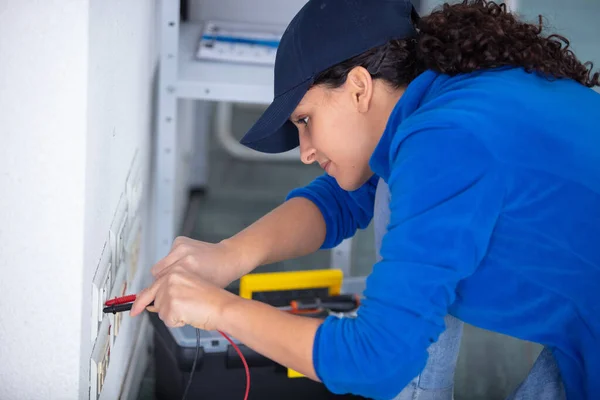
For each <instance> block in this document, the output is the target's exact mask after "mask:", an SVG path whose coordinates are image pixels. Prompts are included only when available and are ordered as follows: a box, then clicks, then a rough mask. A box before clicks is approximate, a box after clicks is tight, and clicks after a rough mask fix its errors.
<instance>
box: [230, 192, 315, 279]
mask: <svg viewBox="0 0 600 400" xmlns="http://www.w3.org/2000/svg"><path fill="white" fill-rule="evenodd" d="M325 234H326V226H325V219H324V218H323V215H322V214H321V211H320V210H319V209H318V207H317V206H316V205H315V204H314V203H313V202H311V201H310V200H307V199H304V198H293V199H290V200H288V201H286V202H285V203H284V204H282V205H281V206H279V207H277V208H276V209H274V210H273V211H271V212H270V213H268V214H267V215H265V216H264V217H262V218H260V219H259V220H258V221H256V222H255V223H253V224H252V225H250V226H248V227H247V228H246V229H244V230H242V231H241V232H240V233H238V234H236V235H235V236H232V237H231V238H229V239H227V240H225V241H223V242H224V243H225V244H227V245H229V246H232V248H235V249H236V251H237V252H239V255H240V257H241V258H242V259H243V262H242V264H241V270H240V271H237V274H238V275H239V276H237V277H235V278H234V279H237V278H239V277H241V276H242V275H245V274H247V273H249V272H251V271H252V270H253V269H254V268H256V267H258V266H260V265H264V264H271V263H274V262H278V261H283V260H288V259H291V258H296V257H301V256H305V255H307V254H310V253H313V252H315V251H317V250H318V249H319V248H320V247H321V245H322V244H323V242H324V241H325Z"/></svg>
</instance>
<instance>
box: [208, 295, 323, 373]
mask: <svg viewBox="0 0 600 400" xmlns="http://www.w3.org/2000/svg"><path fill="white" fill-rule="evenodd" d="M322 322H323V321H322V320H321V319H317V318H309V317H301V316H297V315H292V314H289V313H286V312H284V311H280V310H278V309H276V308H273V307H271V306H269V305H267V304H264V303H260V302H258V301H254V300H247V299H242V298H238V299H237V301H233V302H231V303H229V305H228V306H227V307H225V308H224V309H223V313H222V315H221V317H220V318H219V322H218V323H217V326H218V327H219V328H218V329H219V330H222V331H224V332H226V333H229V334H230V335H231V336H233V337H235V338H236V339H238V340H239V341H241V342H242V343H244V344H245V345H246V346H248V347H250V348H251V349H253V350H254V351H256V352H258V353H260V354H262V355H264V356H265V357H267V358H269V359H271V360H274V361H276V362H277V363H279V364H281V365H285V366H287V367H289V368H291V369H293V370H295V371H298V372H300V373H301V374H304V375H306V376H307V377H308V378H310V379H313V380H318V377H317V375H316V372H315V369H314V367H313V342H314V338H315V334H316V332H317V329H318V328H319V325H321V323H322Z"/></svg>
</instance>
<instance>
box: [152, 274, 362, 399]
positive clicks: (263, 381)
mask: <svg viewBox="0 0 600 400" xmlns="http://www.w3.org/2000/svg"><path fill="white" fill-rule="evenodd" d="M341 279H342V276H341V272H339V271H336V270H319V271H298V272H276V273H269V274H251V275H248V276H247V277H244V278H242V280H241V281H240V289H239V294H240V296H242V297H245V298H253V299H255V300H259V301H263V302H266V303H268V304H271V305H273V306H276V307H281V306H285V305H287V304H290V302H291V301H292V300H297V301H298V302H302V301H303V300H308V299H314V298H324V297H327V296H336V295H338V294H339V291H340V287H341ZM150 320H151V321H152V325H153V327H154V333H153V335H154V338H153V342H154V346H153V348H154V350H153V351H154V354H153V359H154V363H155V368H154V370H155V399H156V400H172V399H178V398H181V397H182V395H183V391H184V389H185V385H186V384H187V382H188V379H189V374H190V371H191V368H192V364H193V362H194V356H195V355H196V330H195V329H194V328H193V327H191V326H185V327H182V328H175V329H171V328H167V327H166V326H165V325H164V324H163V322H162V321H161V320H160V319H159V318H158V316H157V315H156V314H153V313H152V314H151V315H150ZM200 332H201V334H200V350H199V355H198V360H197V364H196V371H195V373H194V377H193V379H192V383H191V386H190V389H189V393H188V396H187V398H188V399H202V400H213V399H214V400H217V399H218V400H229V399H231V400H238V399H239V400H241V399H243V397H244V392H245V389H246V376H245V371H244V366H243V364H242V361H241V359H240V357H239V355H238V354H237V353H236V352H235V350H234V348H233V346H231V344H229V342H227V340H226V339H225V338H224V337H223V336H221V335H220V334H219V333H218V332H216V331H200ZM232 340H233V341H234V342H235V343H236V345H238V347H239V349H240V350H241V352H242V353H243V354H244V357H245V358H246V361H247V363H248V366H249V368H250V376H251V384H250V394H249V399H256V400H258V399H286V400H296V399H298V400H305V399H314V400H321V399H323V400H324V399H332V400H334V399H335V400H343V399H347V400H351V399H352V400H358V399H364V398H363V397H360V396H352V395H334V394H332V393H331V392H329V391H328V390H327V389H326V388H325V386H324V385H323V384H322V383H319V382H315V381H313V380H310V379H307V378H305V377H303V376H302V375H300V374H298V373H296V372H295V371H292V370H288V369H287V368H285V367H283V366H281V365H278V364H276V363H275V362H273V361H272V360H270V359H268V358H266V357H264V356H262V355H260V354H258V353H256V352H254V351H253V350H252V349H250V348H248V347H246V346H244V345H243V344H241V343H239V341H237V340H236V339H235V338H232Z"/></svg>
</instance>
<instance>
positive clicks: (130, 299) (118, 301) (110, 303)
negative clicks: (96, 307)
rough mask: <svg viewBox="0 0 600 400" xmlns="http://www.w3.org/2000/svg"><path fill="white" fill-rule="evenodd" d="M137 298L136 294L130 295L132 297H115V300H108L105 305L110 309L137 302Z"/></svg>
mask: <svg viewBox="0 0 600 400" xmlns="http://www.w3.org/2000/svg"><path fill="white" fill-rule="evenodd" d="M136 298H137V296H136V295H135V294H130V295H127V296H123V297H115V298H114V299H111V300H106V302H105V303H104V305H105V306H107V307H110V306H115V305H117V304H125V303H132V302H134V301H135V299H136Z"/></svg>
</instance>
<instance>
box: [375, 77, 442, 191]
mask: <svg viewBox="0 0 600 400" xmlns="http://www.w3.org/2000/svg"><path fill="white" fill-rule="evenodd" d="M438 76H440V75H439V74H438V73H437V72H433V71H430V70H427V71H425V72H423V73H422V74H421V75H419V76H417V77H416V78H415V79H414V80H413V81H412V82H410V83H409V85H408V87H407V88H406V91H405V92H404V94H403V95H402V97H400V100H398V103H396V105H395V106H394V109H393V110H392V113H391V114H390V117H389V118H388V122H387V124H386V127H385V130H384V131H383V135H382V136H381V139H380V140H379V143H378V144H377V146H376V147H375V151H374V152H373V154H372V155H371V159H370V161H369V166H370V167H371V170H372V171H373V172H374V173H375V174H376V175H377V176H379V177H381V178H383V180H384V181H386V182H387V180H388V178H389V176H390V169H391V165H390V146H391V144H392V140H393V139H394V135H395V134H396V132H397V131H398V127H399V126H400V124H401V123H402V121H403V120H404V119H406V118H407V117H409V116H410V115H411V114H412V113H413V112H415V110H416V109H418V108H419V106H420V105H421V103H422V102H423V100H424V99H425V98H426V97H427V96H428V95H430V94H432V93H433V92H434V91H435V87H438V86H439V85H438V84H435V85H434V82H435V81H436V78H437V77H438Z"/></svg>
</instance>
